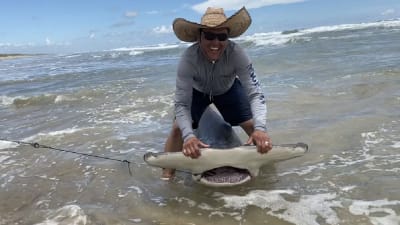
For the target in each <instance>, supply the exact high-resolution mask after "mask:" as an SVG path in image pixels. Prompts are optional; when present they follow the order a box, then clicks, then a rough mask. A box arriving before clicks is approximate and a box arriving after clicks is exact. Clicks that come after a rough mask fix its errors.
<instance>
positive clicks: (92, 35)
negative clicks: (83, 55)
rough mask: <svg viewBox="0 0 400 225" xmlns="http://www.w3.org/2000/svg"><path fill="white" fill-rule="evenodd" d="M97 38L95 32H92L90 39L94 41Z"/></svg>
mask: <svg viewBox="0 0 400 225" xmlns="http://www.w3.org/2000/svg"><path fill="white" fill-rule="evenodd" d="M95 37H96V34H95V33H94V32H93V31H91V32H90V33H89V38H90V39H94V38H95Z"/></svg>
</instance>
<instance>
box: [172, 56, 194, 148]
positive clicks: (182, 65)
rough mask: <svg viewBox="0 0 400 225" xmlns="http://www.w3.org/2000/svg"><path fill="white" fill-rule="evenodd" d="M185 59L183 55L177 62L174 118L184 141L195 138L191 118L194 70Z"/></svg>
mask: <svg viewBox="0 0 400 225" xmlns="http://www.w3.org/2000/svg"><path fill="white" fill-rule="evenodd" d="M186 57H187V56H185V54H184V56H183V57H182V58H181V60H180V61H179V64H178V70H177V77H176V90H175V117H176V122H177V124H178V126H179V128H180V130H181V132H182V138H183V140H184V141H187V140H188V139H189V138H191V137H195V135H194V132H193V128H192V116H191V105H192V94H193V74H192V73H193V71H194V70H193V69H191V68H192V66H191V64H190V62H189V61H188V60H185V59H186Z"/></svg>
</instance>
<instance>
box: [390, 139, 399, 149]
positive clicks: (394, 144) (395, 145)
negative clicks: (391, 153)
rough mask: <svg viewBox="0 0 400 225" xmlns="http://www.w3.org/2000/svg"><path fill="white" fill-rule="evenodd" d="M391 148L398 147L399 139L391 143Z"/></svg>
mask: <svg viewBox="0 0 400 225" xmlns="http://www.w3.org/2000/svg"><path fill="white" fill-rule="evenodd" d="M391 146H392V147H393V148H400V141H396V142H394V143H393V144H392V145H391Z"/></svg>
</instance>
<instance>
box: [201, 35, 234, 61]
mask: <svg viewBox="0 0 400 225" xmlns="http://www.w3.org/2000/svg"><path fill="white" fill-rule="evenodd" d="M227 43H228V29H226V28H219V29H203V30H202V32H201V37H200V48H201V50H202V51H203V53H204V54H205V55H206V56H207V58H208V59H209V60H211V61H216V60H218V59H219V57H221V55H222V53H223V52H224V50H225V48H226V45H227Z"/></svg>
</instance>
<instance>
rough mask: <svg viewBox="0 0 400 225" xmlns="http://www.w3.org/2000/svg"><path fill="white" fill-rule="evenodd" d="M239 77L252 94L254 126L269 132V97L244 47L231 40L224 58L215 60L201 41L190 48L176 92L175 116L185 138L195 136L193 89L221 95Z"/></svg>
mask: <svg viewBox="0 0 400 225" xmlns="http://www.w3.org/2000/svg"><path fill="white" fill-rule="evenodd" d="M236 77H237V78H238V79H239V80H240V82H241V83H242V85H243V87H244V88H245V90H246V92H247V95H248V97H249V101H250V105H251V111H252V113H253V120H254V122H255V124H254V128H255V129H258V130H263V131H265V130H266V115H267V107H266V104H265V97H264V94H263V93H262V90H261V88H260V84H259V82H258V80H257V77H256V75H255V72H254V69H253V67H252V64H251V61H250V59H249V57H248V56H247V54H246V53H245V52H244V50H243V49H242V48H241V47H240V46H239V45H237V44H235V43H234V42H232V41H229V43H228V45H227V47H226V49H225V51H224V53H223V55H222V56H221V58H220V59H219V60H217V61H215V62H211V61H209V60H208V59H207V58H206V57H205V56H204V54H203V53H202V51H201V49H200V46H199V44H198V43H195V44H193V45H192V46H190V47H189V48H188V49H186V51H185V52H184V53H183V55H182V57H181V60H180V62H179V65H178V70H177V78H176V92H175V116H176V120H177V123H178V125H179V127H180V129H181V131H182V137H183V139H184V140H185V141H186V140H187V139H189V138H190V137H194V136H195V135H194V132H193V129H192V118H191V114H190V108H191V104H192V91H193V88H195V89H196V90H198V91H200V92H203V93H207V94H209V95H210V96H215V95H220V94H223V93H225V92H226V91H227V90H228V89H229V88H230V87H231V86H232V84H233V82H234V80H235V78H236Z"/></svg>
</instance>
